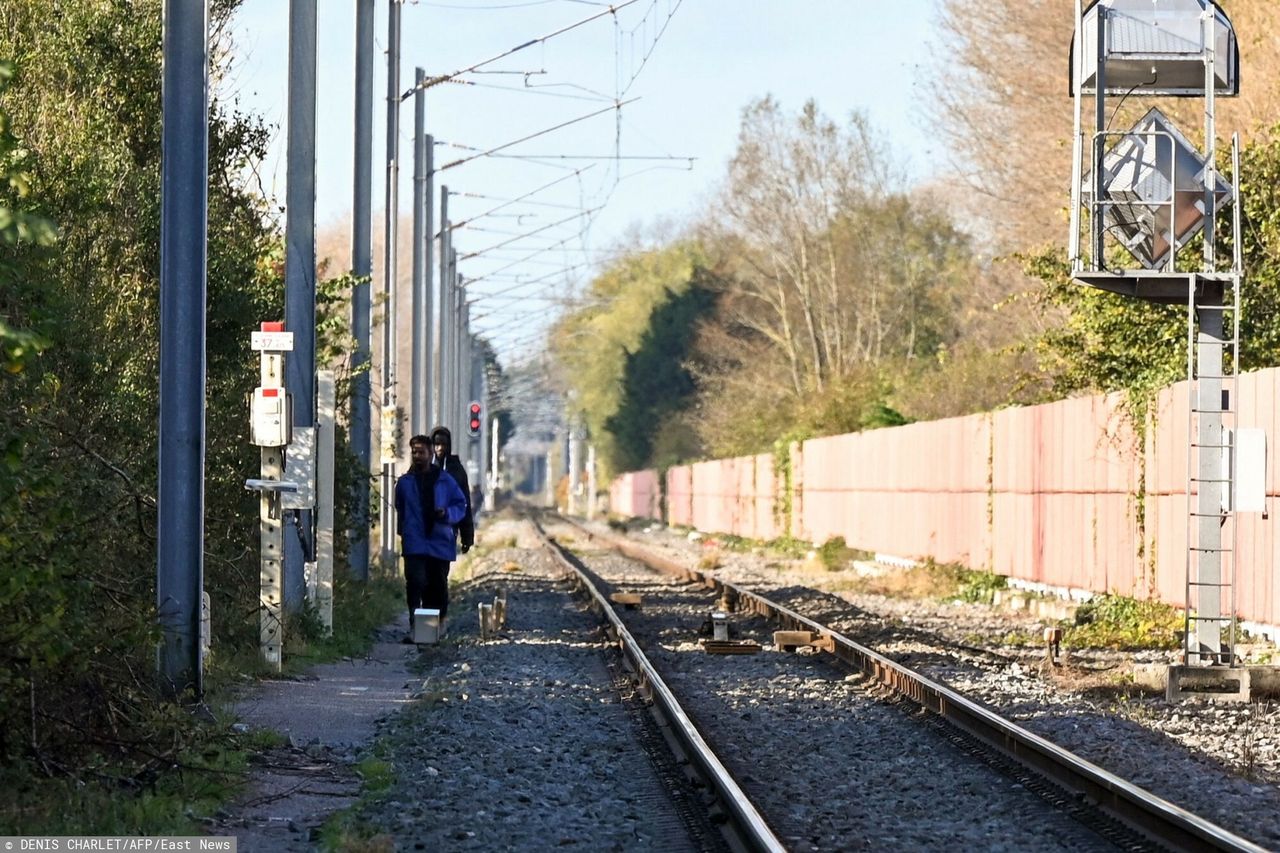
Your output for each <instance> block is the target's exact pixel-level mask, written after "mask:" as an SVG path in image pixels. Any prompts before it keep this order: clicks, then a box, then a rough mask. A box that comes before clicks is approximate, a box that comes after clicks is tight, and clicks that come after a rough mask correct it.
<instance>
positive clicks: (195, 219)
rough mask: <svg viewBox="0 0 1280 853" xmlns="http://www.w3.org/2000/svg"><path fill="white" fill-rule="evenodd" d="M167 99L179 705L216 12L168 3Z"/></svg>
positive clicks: (199, 555) (163, 384)
mask: <svg viewBox="0 0 1280 853" xmlns="http://www.w3.org/2000/svg"><path fill="white" fill-rule="evenodd" d="M163 15H164V36H163V47H162V50H163V55H164V71H163V82H162V92H161V103H162V118H161V122H162V128H161V151H162V154H161V167H160V169H161V181H160V424H159V486H158V493H157V504H158V507H159V511H158V518H157V530H156V539H157V542H156V607H157V613H158V616H159V622H160V629H161V632H162V636H161V641H160V649H159V655H158V659H157V669H158V674H159V678H160V683H161V687H162V689H163V690H164V691H165V692H166V693H167V694H168V695H170V696H172V697H175V698H176V697H178V696H181V695H182V694H184V693H185V692H186V691H188V690H191V691H193V692H194V694H195V696H196V697H200V696H202V695H203V692H204V678H203V667H202V661H201V659H200V597H201V593H202V592H203V588H204V394H205V288H206V280H207V279H206V262H207V251H208V250H207V246H208V242H207V235H208V229H207V226H208V177H207V175H208V163H209V53H208V32H209V8H208V3H207V0H165V3H164V9H163Z"/></svg>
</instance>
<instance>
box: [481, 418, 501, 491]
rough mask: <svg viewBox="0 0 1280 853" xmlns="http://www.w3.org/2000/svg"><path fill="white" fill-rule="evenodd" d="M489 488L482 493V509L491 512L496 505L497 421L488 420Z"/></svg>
mask: <svg viewBox="0 0 1280 853" xmlns="http://www.w3.org/2000/svg"><path fill="white" fill-rule="evenodd" d="M489 424H490V427H489V471H490V474H489V488H488V490H487V491H485V493H484V508H485V509H486V510H488V511H490V512H492V511H493V510H494V509H495V508H496V507H497V505H498V482H499V480H498V477H499V470H498V419H497V418H491V419H490V420H489Z"/></svg>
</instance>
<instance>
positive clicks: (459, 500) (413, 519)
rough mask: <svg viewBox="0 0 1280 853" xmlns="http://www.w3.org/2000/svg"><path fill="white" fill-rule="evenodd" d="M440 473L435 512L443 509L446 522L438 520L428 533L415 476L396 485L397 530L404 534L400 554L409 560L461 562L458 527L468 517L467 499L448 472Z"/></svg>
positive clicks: (436, 487) (406, 477)
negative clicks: (456, 529) (420, 558)
mask: <svg viewBox="0 0 1280 853" xmlns="http://www.w3.org/2000/svg"><path fill="white" fill-rule="evenodd" d="M437 471H438V477H437V479H436V486H435V489H434V490H433V491H434V494H433V498H434V503H435V508H436V509H441V508H443V509H444V511H445V515H444V518H439V517H437V518H436V519H435V523H434V524H432V525H431V529H430V530H428V529H426V523H425V519H424V518H423V513H422V503H423V502H422V498H421V496H420V495H419V494H418V481H417V480H416V479H415V478H414V475H413V472H412V471H410V472H409V473H407V474H405V475H404V476H403V477H401V478H400V479H399V480H397V481H396V526H397V528H398V529H399V531H400V553H401V554H402V555H403V556H407V557H434V558H436V559H437V560H448V561H450V562H452V561H453V560H456V559H457V558H458V550H457V546H456V544H455V543H456V540H457V536H456V534H455V532H454V526H455V525H457V523H458V522H459V521H461V520H462V519H463V517H464V516H466V514H467V496H466V495H464V494H463V493H462V489H460V488H458V483H457V482H456V481H455V480H454V479H453V478H452V477H450V476H449V474H448V472H446V471H439V470H438V469H437Z"/></svg>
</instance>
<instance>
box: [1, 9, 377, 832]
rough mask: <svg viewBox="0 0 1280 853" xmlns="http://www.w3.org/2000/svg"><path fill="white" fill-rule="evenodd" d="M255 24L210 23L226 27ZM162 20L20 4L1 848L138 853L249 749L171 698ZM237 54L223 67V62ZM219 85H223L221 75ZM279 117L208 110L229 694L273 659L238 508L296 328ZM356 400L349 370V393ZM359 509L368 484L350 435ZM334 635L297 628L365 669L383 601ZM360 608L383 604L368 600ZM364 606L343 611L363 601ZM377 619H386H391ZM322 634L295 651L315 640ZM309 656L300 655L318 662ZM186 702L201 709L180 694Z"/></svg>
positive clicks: (325, 319)
mask: <svg viewBox="0 0 1280 853" xmlns="http://www.w3.org/2000/svg"><path fill="white" fill-rule="evenodd" d="M236 5H237V4H236V3H235V2H233V0H226V2H218V3H214V4H211V30H212V31H214V32H218V33H222V32H225V29H224V25H225V24H226V22H227V20H228V18H229V16H230V15H231V13H232V11H233V9H234V7H235V6H236ZM160 13H161V9H160V6H159V4H154V3H141V4H139V3H72V4H50V3H43V2H37V0H7V2H5V3H4V4H3V8H0V60H5V61H4V62H0V364H2V365H3V368H4V370H3V371H0V399H3V400H4V405H3V406H0V450H2V451H3V455H2V456H0V567H3V570H2V571H0V612H3V613H4V614H5V618H4V620H3V625H2V626H0V767H2V768H3V771H2V772H3V783H4V784H5V786H6V790H7V791H8V792H10V793H9V795H8V796H6V797H5V798H4V800H3V802H2V803H0V828H3V830H4V831H5V832H8V833H12V832H15V831H18V830H21V829H24V828H25V829H26V830H29V831H40V832H61V831H66V832H86V833H88V832H94V833H97V832H109V833H118V834H138V833H146V832H161V831H163V832H171V833H172V832H176V831H186V830H189V829H191V824H190V818H188V817H184V812H185V811H187V810H189V811H190V813H191V814H193V815H198V814H199V813H200V809H201V808H202V805H201V804H202V803H203V802H204V801H206V800H207V799H211V798H212V799H216V798H218V797H220V796H224V795H225V793H226V792H227V791H228V790H229V789H230V785H231V783H232V781H233V780H234V777H235V770H236V768H237V767H238V762H241V761H242V757H241V756H240V752H242V751H243V750H244V749H246V748H252V746H253V745H252V744H246V742H244V741H243V740H238V739H236V738H234V737H231V736H230V735H228V734H227V733H226V731H225V726H224V725H220V724H218V723H204V722H200V721H199V720H198V719H197V718H196V717H194V716H192V715H191V714H190V713H189V711H188V710H187V708H186V707H185V706H184V705H182V704H178V705H175V704H173V703H171V702H169V701H166V700H165V699H164V698H163V697H162V696H161V695H159V694H158V692H157V689H156V685H155V684H154V683H153V673H154V666H155V663H154V654H155V652H154V649H155V644H156V641H157V639H158V636H157V632H156V627H155V626H156V622H155V587H154V583H155V580H154V579H155V570H154V566H155V548H156V540H155V526H156V518H155V514H156V507H155V494H156V458H157V447H156V420H157V412H158V403H157V379H156V377H157V367H158V338H159V330H158V324H159V311H158V300H159V267H160V259H159V244H160V241H159V229H160V197H161V192H160V156H161V146H160V134H161V116H160V77H161V74H160V71H161V19H160ZM214 53H215V56H218V57H223V58H224V59H225V57H226V56H227V55H228V53H227V51H224V50H219V51H215V52H214ZM221 70H222V69H215V71H214V76H215V78H216V77H217V76H218V74H219V73H221ZM268 138H269V132H268V129H267V128H266V127H265V126H264V125H263V124H262V122H261V121H259V120H257V119H255V118H253V117H251V116H247V115H244V114H242V113H239V112H237V111H236V110H235V109H234V108H233V107H231V106H229V105H228V104H226V103H224V102H222V101H220V100H219V99H217V98H216V97H215V98H213V99H212V101H211V103H210V122H209V183H208V205H209V206H208V221H209V225H210V228H209V233H208V247H207V251H208V280H207V304H208V316H207V322H206V336H207V337H206V370H207V411H206V420H205V423H206V439H207V444H206V447H205V462H206V469H205V470H206V480H205V488H204V496H205V512H206V515H205V544H204V547H205V567H204V568H205V574H204V582H205V588H206V590H207V591H208V592H209V594H210V597H211V599H212V613H213V614H214V615H213V630H214V636H213V648H214V652H213V656H212V657H211V659H210V669H209V675H210V683H211V684H212V685H215V686H216V684H217V683H219V679H220V678H222V679H223V680H225V675H226V671H227V669H228V668H229V667H231V666H232V665H233V662H239V663H244V664H246V665H247V663H248V662H249V661H251V660H252V659H253V658H254V657H255V655H256V645H257V613H258V558H257V545H258V542H257V539H258V524H257V516H258V505H257V498H256V496H254V495H253V494H252V493H249V492H246V491H245V489H244V488H243V483H244V480H245V479H246V478H247V477H251V476H254V475H255V474H256V472H257V468H258V456H257V454H256V453H255V452H254V451H253V449H252V448H251V447H250V446H249V445H248V441H247V435H246V431H247V419H246V414H245V409H244V405H243V395H244V392H245V391H246V390H247V389H248V388H250V387H252V386H253V384H254V383H255V378H256V376H257V363H256V358H255V357H254V355H253V353H251V352H250V351H249V350H248V347H247V346H246V341H247V335H248V332H249V331H250V330H251V329H253V328H256V326H257V324H258V322H260V321H261V320H264V319H273V318H277V317H279V316H280V313H281V311H282V280H281V279H282V272H283V249H282V242H281V237H280V234H279V232H278V231H277V230H276V228H275V226H274V225H273V223H272V221H271V217H270V211H269V209H268V206H267V205H268V201H267V200H265V199H263V198H261V197H260V196H259V195H258V194H257V193H256V191H254V190H253V189H251V188H250V187H248V186H246V185H245V183H244V181H243V179H242V175H244V174H245V172H246V168H247V167H249V166H250V165H252V164H254V163H256V162H258V161H259V160H261V159H262V158H263V156H264V155H265V151H266V146H267V142H268ZM349 284H350V281H348V280H346V279H344V278H342V277H339V278H338V279H334V280H329V281H323V282H321V284H320V286H319V288H318V290H319V292H318V294H317V310H318V312H319V318H318V319H319V326H318V340H317V352H318V353H320V354H321V356H322V357H324V356H326V355H328V356H331V357H335V358H336V357H340V356H341V355H342V354H343V353H344V352H345V351H346V350H347V348H348V346H347V333H346V331H345V322H344V321H343V320H342V317H343V316H345V313H346V312H345V304H344V303H343V294H344V293H345V290H346V288H347V287H348V286H349ZM339 379H340V387H342V388H343V389H345V388H346V387H348V383H349V379H350V377H349V374H347V373H343V374H342V375H340V377H339ZM338 440H339V457H338V476H339V478H340V484H339V489H338V495H339V502H338V507H337V510H336V516H337V527H338V529H337V531H336V535H335V542H336V543H337V544H338V554H337V562H338V565H339V566H341V565H344V564H345V556H346V555H345V546H346V542H347V537H346V535H345V532H346V529H347V527H348V526H349V525H363V524H365V523H366V522H367V519H363V518H352V517H351V514H350V507H349V504H348V502H347V500H345V499H346V498H347V497H348V496H349V494H350V493H351V491H352V490H353V489H354V487H355V485H356V484H357V483H358V482H360V481H361V479H362V478H363V477H364V475H363V474H362V473H360V472H358V471H357V470H356V468H355V466H354V464H353V463H352V460H351V458H350V456H349V454H348V453H347V452H346V447H345V435H343V434H342V433H341V432H340V433H339V435H338ZM338 583H339V589H342V590H344V594H343V596H339V598H338V626H339V628H338V630H339V633H338V636H337V637H335V638H334V639H333V640H325V641H319V640H317V639H316V635H315V633H314V630H312V631H311V632H310V634H309V633H308V630H307V629H308V627H310V628H311V629H314V627H315V626H314V623H313V622H312V621H309V618H308V617H306V616H300V617H294V618H293V619H292V627H293V628H294V630H293V631H291V632H290V637H291V640H290V641H291V643H293V645H292V646H291V649H292V651H293V652H294V653H295V654H301V655H308V654H310V655H316V656H331V655H337V654H342V653H344V651H345V650H352V649H354V648H356V644H357V643H358V641H359V633H360V631H361V630H362V627H363V626H362V625H358V624H351V623H350V619H351V614H352V611H353V610H359V611H360V612H362V613H363V612H367V613H369V614H376V613H377V612H378V608H377V606H375V605H374V603H373V599H376V598H377V597H378V595H380V592H379V589H378V588H377V587H374V588H371V589H370V590H367V591H364V592H363V593H362V594H353V590H352V589H351V587H350V585H349V584H348V582H347V581H346V579H344V578H341V577H339V579H338ZM362 595H363V597H362ZM344 597H345V599H346V600H345V601H344ZM368 618H374V617H373V616H372V615H371V616H369V617H368ZM299 628H301V629H303V630H297V629H299ZM299 641H300V642H299ZM184 698H185V699H187V700H190V699H192V698H194V697H190V696H188V697H184Z"/></svg>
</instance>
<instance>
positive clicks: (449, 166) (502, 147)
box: [436, 0, 640, 172]
mask: <svg viewBox="0 0 1280 853" xmlns="http://www.w3.org/2000/svg"><path fill="white" fill-rule="evenodd" d="M633 2H634V0H633ZM638 100H640V99H639V98H632V99H630V100H627V101H617V102H615V103H613V104H611V105H609V106H607V107H605V108H604V109H601V110H596V111H595V112H591V113H587V114H586V115H583V116H578V117H577V118H572V119H569V120H568V121H563V122H561V123H560V124H557V125H554V126H553V127H548V128H546V129H544V130H539V131H538V132H537V133H531V134H529V135H528V136H522V137H520V138H519V139H513V140H512V141H511V142H508V143H505V144H503V145H499V146H497V147H495V148H490V149H488V150H486V151H481V152H480V153H478V154H473V155H471V156H470V157H462V158H459V159H457V160H454V161H453V162H452V163H446V164H445V165H443V166H441V167H439V168H438V169H436V171H437V172H443V171H445V170H447V169H452V168H454V167H456V166H461V165H463V164H464V163H470V162H471V161H472V160H478V159H479V158H481V157H490V156H492V155H493V154H495V153H496V152H498V151H503V150H505V149H507V148H510V147H512V146H513V145H519V144H520V143H521V142H528V141H529V140H530V139H536V138H538V137H539V136H544V135H546V134H548V133H553V132H555V131H557V130H560V129H561V128H565V127H568V126H569V125H571V124H577V123H578V122H580V121H586V120H587V119H590V118H595V117H596V116H598V115H603V114H604V113H607V112H609V111H610V110H621V109H622V108H623V107H625V106H626V105H627V104H634V103H635V102H636V101H638Z"/></svg>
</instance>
